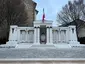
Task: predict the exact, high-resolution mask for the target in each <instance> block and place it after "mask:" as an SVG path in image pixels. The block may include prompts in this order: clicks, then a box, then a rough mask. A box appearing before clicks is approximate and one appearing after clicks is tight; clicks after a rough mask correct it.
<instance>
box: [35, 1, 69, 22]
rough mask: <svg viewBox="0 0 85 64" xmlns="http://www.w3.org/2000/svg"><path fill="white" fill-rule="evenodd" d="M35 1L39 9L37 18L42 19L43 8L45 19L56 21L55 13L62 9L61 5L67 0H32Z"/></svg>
mask: <svg viewBox="0 0 85 64" xmlns="http://www.w3.org/2000/svg"><path fill="white" fill-rule="evenodd" d="M34 1H35V2H36V3H37V7H36V9H37V10H38V11H39V13H38V15H37V20H41V19H42V14H43V8H44V10H45V19H46V20H53V21H56V16H57V13H58V12H59V11H60V10H61V9H62V6H64V5H65V4H67V3H68V1H69V0H34Z"/></svg>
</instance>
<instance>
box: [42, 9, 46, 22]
mask: <svg viewBox="0 0 85 64" xmlns="http://www.w3.org/2000/svg"><path fill="white" fill-rule="evenodd" d="M44 21H45V12H44V8H43V16H42V22H43V23H44Z"/></svg>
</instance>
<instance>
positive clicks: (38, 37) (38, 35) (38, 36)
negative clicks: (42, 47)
mask: <svg viewBox="0 0 85 64" xmlns="http://www.w3.org/2000/svg"><path fill="white" fill-rule="evenodd" d="M37 32H38V34H37V39H38V40H37V41H38V44H40V28H39V27H37Z"/></svg>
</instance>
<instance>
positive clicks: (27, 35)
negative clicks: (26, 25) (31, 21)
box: [26, 29, 29, 42]
mask: <svg viewBox="0 0 85 64" xmlns="http://www.w3.org/2000/svg"><path fill="white" fill-rule="evenodd" d="M28 37H29V36H28V30H27V29H26V42H28Z"/></svg>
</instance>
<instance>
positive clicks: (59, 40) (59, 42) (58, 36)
mask: <svg viewBox="0 0 85 64" xmlns="http://www.w3.org/2000/svg"><path fill="white" fill-rule="evenodd" d="M60 32H61V31H60V28H59V33H58V34H59V35H58V37H59V40H58V43H60V42H61V41H60V39H61V37H60Z"/></svg>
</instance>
